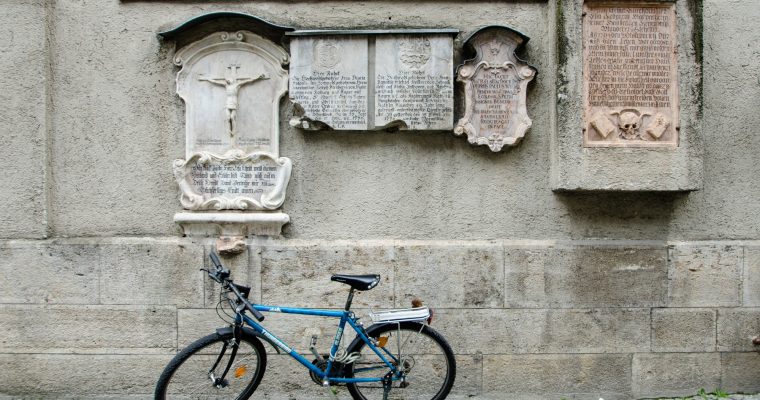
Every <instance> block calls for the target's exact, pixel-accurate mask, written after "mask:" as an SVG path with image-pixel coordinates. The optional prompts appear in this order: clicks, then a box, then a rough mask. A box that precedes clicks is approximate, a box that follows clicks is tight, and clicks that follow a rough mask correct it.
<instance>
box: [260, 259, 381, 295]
mask: <svg viewBox="0 0 760 400" xmlns="http://www.w3.org/2000/svg"><path fill="white" fill-rule="evenodd" d="M394 259H395V255H394V250H393V248H391V247H387V246H357V245H350V244H349V245H342V246H341V245H335V246H319V247H317V246H293V247H274V246H272V247H265V248H263V249H262V254H261V295H262V301H263V302H264V303H266V304H269V305H287V306H294V307H295V306H299V307H332V308H342V307H343V306H344V305H345V303H346V297H347V296H348V291H349V286H348V285H344V284H341V283H338V282H331V281H330V276H331V275H332V274H380V275H381V277H382V278H381V281H380V284H378V286H377V287H375V288H374V289H372V290H370V291H367V292H360V293H358V294H357V295H356V296H355V297H354V303H353V304H354V306H355V307H370V308H392V307H393V287H394V279H393V270H394V264H395V263H394Z"/></svg>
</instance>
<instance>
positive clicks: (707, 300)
mask: <svg viewBox="0 0 760 400" xmlns="http://www.w3.org/2000/svg"><path fill="white" fill-rule="evenodd" d="M741 280H742V249H741V248H739V247H735V246H730V245H727V246H721V245H696V246H694V245H678V246H674V247H673V248H672V249H671V250H670V265H669V266H668V297H669V302H668V304H669V305H670V306H671V307H734V306H738V305H739V304H740V303H741V295H740V292H741Z"/></svg>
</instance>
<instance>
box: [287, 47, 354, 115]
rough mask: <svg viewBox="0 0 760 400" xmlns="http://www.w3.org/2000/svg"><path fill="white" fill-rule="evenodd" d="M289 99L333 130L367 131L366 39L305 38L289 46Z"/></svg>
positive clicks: (306, 113)
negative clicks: (290, 55)
mask: <svg viewBox="0 0 760 400" xmlns="http://www.w3.org/2000/svg"><path fill="white" fill-rule="evenodd" d="M292 52H293V65H291V68H290V73H291V80H290V98H291V99H292V100H293V102H295V103H297V104H299V105H300V106H301V107H302V108H303V109H304V112H305V115H307V116H308V117H309V118H310V119H312V120H315V121H320V122H323V123H325V124H327V125H328V126H330V127H332V128H333V129H367V81H368V77H367V40H366V38H364V37H361V38H356V37H353V36H324V37H322V36H320V37H304V38H299V40H296V41H294V43H293V46H292Z"/></svg>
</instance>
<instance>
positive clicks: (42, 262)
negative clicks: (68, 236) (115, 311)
mask: <svg viewBox="0 0 760 400" xmlns="http://www.w3.org/2000/svg"><path fill="white" fill-rule="evenodd" d="M0 259H1V260H2V262H0V275H1V276H3V277H4V278H3V279H0V303H42V304H48V303H63V304H88V303H89V304H95V303H98V300H99V295H100V279H99V272H100V253H99V251H98V248H97V245H79V244H66V243H57V242H47V241H45V242H36V241H7V242H1V243H0Z"/></svg>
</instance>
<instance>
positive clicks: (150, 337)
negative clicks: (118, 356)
mask: <svg viewBox="0 0 760 400" xmlns="http://www.w3.org/2000/svg"><path fill="white" fill-rule="evenodd" d="M0 331H2V332H5V333H4V334H3V336H2V337H0V351H6V352H7V351H13V352H21V351H24V352H30V353H35V352H39V351H41V350H43V349H53V350H56V349H58V350H59V351H63V352H75V351H78V349H104V351H108V349H134V350H136V349H146V351H149V350H147V349H158V350H160V349H166V350H167V351H168V350H169V349H172V348H175V347H176V335H177V315H176V310H175V309H174V308H173V307H165V306H163V307H161V306H69V305H51V306H36V305H0Z"/></svg>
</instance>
